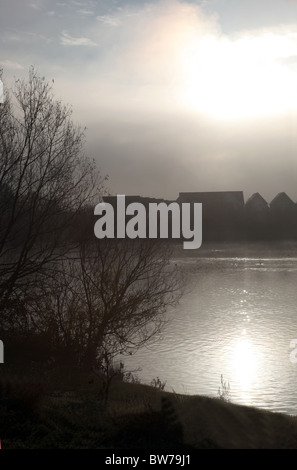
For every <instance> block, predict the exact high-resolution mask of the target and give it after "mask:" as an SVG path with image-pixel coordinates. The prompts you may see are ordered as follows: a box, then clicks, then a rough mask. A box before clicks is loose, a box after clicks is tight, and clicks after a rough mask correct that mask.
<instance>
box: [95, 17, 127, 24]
mask: <svg viewBox="0 0 297 470" xmlns="http://www.w3.org/2000/svg"><path fill="white" fill-rule="evenodd" d="M96 19H97V20H99V21H102V23H105V24H107V25H108V26H119V25H120V24H121V20H120V19H119V18H117V17H116V16H110V15H102V16H96Z"/></svg>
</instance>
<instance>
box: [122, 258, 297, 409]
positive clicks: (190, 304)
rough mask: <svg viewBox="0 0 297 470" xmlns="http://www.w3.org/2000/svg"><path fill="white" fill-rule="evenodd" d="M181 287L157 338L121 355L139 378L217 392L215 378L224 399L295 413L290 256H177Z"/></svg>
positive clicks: (296, 278)
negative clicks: (184, 286)
mask: <svg viewBox="0 0 297 470" xmlns="http://www.w3.org/2000/svg"><path fill="white" fill-rule="evenodd" d="M178 262H179V263H181V264H182V265H183V266H184V267H185V269H186V271H187V274H188V278H189V283H190V284H191V286H190V288H189V292H188V293H187V295H186V296H185V297H184V298H183V299H182V301H181V303H180V305H179V306H178V307H177V308H176V309H174V310H171V311H169V312H168V316H169V317H170V322H169V323H168V326H167V328H166V330H165V331H164V333H163V335H162V340H160V342H159V343H157V344H154V345H153V347H152V348H150V349H145V350H142V351H139V352H138V353H137V354H136V355H135V357H131V358H128V359H127V362H126V364H127V367H128V368H129V367H131V369H135V368H137V367H139V366H140V367H141V368H142V372H141V373H140V374H139V375H140V378H141V380H142V381H143V382H145V383H150V381H151V379H152V378H153V377H156V376H158V377H160V378H161V379H162V380H164V381H165V380H166V381H167V386H168V390H172V389H174V390H175V391H176V392H180V393H185V392H186V393H190V394H205V395H209V396H217V392H218V388H219V386H220V377H221V375H223V377H224V380H226V381H227V382H229V383H230V392H231V400H232V401H233V402H236V403H241V404H252V405H255V406H259V407H263V408H267V409H270V410H274V411H285V412H288V413H291V414H297V391H296V390H297V388H296V384H297V364H292V363H291V362H290V352H291V350H290V342H291V340H292V339H293V338H297V289H296V287H297V258H296V257H294V255H293V253H292V254H290V253H286V256H285V257H281V256H279V257H276V256H275V254H274V255H273V257H271V258H270V257H269V256H263V253H261V256H259V257H257V256H253V257H251V258H249V257H246V256H245V257H242V258H240V257H236V258H228V257H223V258H212V257H209V258H207V257H205V258H190V257H188V258H186V259H179V260H178Z"/></svg>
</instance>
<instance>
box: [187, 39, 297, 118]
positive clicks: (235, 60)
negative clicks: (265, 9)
mask: <svg viewBox="0 0 297 470" xmlns="http://www.w3.org/2000/svg"><path fill="white" fill-rule="evenodd" d="M295 36H296V35H291V36H290V35H288V36H282V35H277V34H268V33H266V34H264V33H262V34H259V35H255V36H252V35H250V36H246V37H242V38H239V39H237V40H230V39H226V38H218V37H216V36H209V37H204V38H201V37H200V38H197V39H195V38H192V41H191V44H189V43H188V44H187V45H185V47H184V49H183V52H182V58H181V68H182V71H183V72H182V85H181V93H180V94H181V100H182V102H183V104H184V105H185V106H186V107H187V108H189V109H191V110H194V111H199V112H203V113H206V114H209V115H210V116H213V117H215V118H219V119H246V118H254V117H261V116H270V115H275V114H281V113H287V112H290V111H292V109H297V67H296V65H294V63H293V61H292V60H291V61H290V58H292V57H294V56H295V57H296V55H297V41H296V37H295Z"/></svg>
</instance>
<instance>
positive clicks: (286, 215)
mask: <svg viewBox="0 0 297 470" xmlns="http://www.w3.org/2000/svg"><path fill="white" fill-rule="evenodd" d="M270 214H271V219H272V230H273V232H274V234H275V237H276V238H278V239H279V238H280V239H295V238H296V237H297V206H296V204H295V203H294V202H293V201H292V199H291V198H290V197H289V196H288V195H287V194H286V193H284V192H281V193H278V194H277V196H275V198H274V199H273V200H272V201H271V203H270Z"/></svg>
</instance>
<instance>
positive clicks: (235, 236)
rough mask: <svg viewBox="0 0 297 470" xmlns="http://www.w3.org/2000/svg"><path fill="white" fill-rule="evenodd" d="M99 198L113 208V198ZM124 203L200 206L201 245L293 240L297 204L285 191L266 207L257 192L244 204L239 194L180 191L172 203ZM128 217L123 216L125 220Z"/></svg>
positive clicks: (129, 198)
mask: <svg viewBox="0 0 297 470" xmlns="http://www.w3.org/2000/svg"><path fill="white" fill-rule="evenodd" d="M103 199H104V201H105V202H109V203H110V204H112V205H113V206H114V208H115V209H116V204H117V197H116V196H106V197H104V198H103ZM125 202H126V206H127V205H128V204H131V203H132V202H140V203H141V204H143V205H144V206H145V207H146V208H148V207H149V204H150V203H157V204H159V203H162V202H163V203H166V204H170V203H172V202H177V203H178V204H182V203H191V204H194V203H202V219H203V220H202V233H203V241H204V242H206V241H235V240H245V239H247V240H257V239H259V240H273V239H275V240H277V239H297V205H296V204H295V203H294V201H292V199H290V197H289V196H288V195H287V194H286V193H285V192H281V193H279V194H278V195H277V196H276V197H275V198H274V199H273V200H272V201H271V202H270V204H268V202H267V201H265V199H264V198H263V197H262V196H261V194H259V193H254V194H253V195H252V196H250V197H249V199H248V200H247V201H246V202H244V196H243V192H242V191H214V192H180V193H179V196H178V198H177V199H176V201H172V200H171V201H169V200H165V199H161V198H150V197H142V196H139V195H135V196H125ZM131 217H133V216H126V220H129V219H130V218H131ZM170 217H171V215H170V212H169V220H170ZM115 223H116V221H115Z"/></svg>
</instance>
